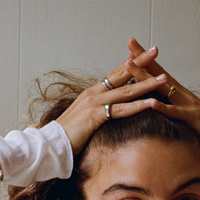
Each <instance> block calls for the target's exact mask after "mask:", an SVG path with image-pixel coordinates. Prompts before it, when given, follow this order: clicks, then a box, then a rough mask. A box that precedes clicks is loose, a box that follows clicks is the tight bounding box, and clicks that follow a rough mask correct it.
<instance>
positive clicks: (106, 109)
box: [104, 102, 112, 120]
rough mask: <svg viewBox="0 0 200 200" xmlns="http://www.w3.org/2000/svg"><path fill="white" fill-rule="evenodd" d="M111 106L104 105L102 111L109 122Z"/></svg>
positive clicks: (109, 104)
mask: <svg viewBox="0 0 200 200" xmlns="http://www.w3.org/2000/svg"><path fill="white" fill-rule="evenodd" d="M111 105H112V104H111V103H110V102H108V103H106V104H105V106H104V109H105V113H106V117H107V118H108V119H109V120H110V119H111V116H110V106H111Z"/></svg>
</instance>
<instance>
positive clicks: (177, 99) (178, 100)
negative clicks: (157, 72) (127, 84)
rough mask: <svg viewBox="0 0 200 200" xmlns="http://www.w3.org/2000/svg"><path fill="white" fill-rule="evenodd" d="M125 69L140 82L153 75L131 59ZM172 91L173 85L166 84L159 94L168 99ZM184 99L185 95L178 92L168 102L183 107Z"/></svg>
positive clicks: (159, 90) (159, 89)
mask: <svg viewBox="0 0 200 200" xmlns="http://www.w3.org/2000/svg"><path fill="white" fill-rule="evenodd" d="M125 68H126V69H127V71H128V72H129V73H130V74H132V76H134V77H135V78H136V79H138V80H139V81H144V80H146V79H148V78H150V77H152V75H151V74H149V73H148V72H147V71H146V69H144V68H142V69H141V68H140V67H138V66H136V65H135V63H133V62H132V60H131V59H128V60H126V61H125ZM167 82H168V81H167ZM170 89H171V85H169V84H165V85H164V86H162V87H160V88H158V89H157V92H159V93H160V94H161V95H163V96H164V97H167V95H168V93H169V91H170ZM183 99H186V98H185V94H184V93H181V92H180V91H179V90H177V91H176V93H175V94H173V95H172V96H171V97H169V98H168V100H169V101H170V102H171V103H173V104H175V105H183V104H184V101H183Z"/></svg>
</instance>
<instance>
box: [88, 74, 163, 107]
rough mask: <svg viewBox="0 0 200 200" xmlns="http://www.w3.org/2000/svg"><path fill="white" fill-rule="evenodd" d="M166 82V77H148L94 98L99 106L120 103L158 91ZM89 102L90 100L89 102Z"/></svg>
mask: <svg viewBox="0 0 200 200" xmlns="http://www.w3.org/2000/svg"><path fill="white" fill-rule="evenodd" d="M166 82H167V76H166V75H165V74H162V75H160V76H158V77H150V78H148V79H147V80H145V81H142V82H138V83H135V84H130V85H125V86H122V87H120V88H117V89H114V90H111V91H109V92H105V93H102V94H99V95H97V96H96V97H95V99H98V101H99V103H100V104H103V105H105V104H106V103H107V102H111V103H121V102H127V101H130V100H132V99H135V98H138V97H140V96H142V95H144V94H146V93H148V92H151V91H153V90H156V89H158V88H159V87H161V86H162V85H164V84H165V83H166ZM89 101H91V100H89Z"/></svg>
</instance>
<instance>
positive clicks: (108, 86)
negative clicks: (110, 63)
mask: <svg viewBox="0 0 200 200" xmlns="http://www.w3.org/2000/svg"><path fill="white" fill-rule="evenodd" d="M101 83H102V85H103V86H104V87H105V88H106V89H107V90H112V89H113V88H114V86H113V85H112V83H111V82H110V81H109V80H108V79H107V78H106V77H104V78H103V79H102V80H101Z"/></svg>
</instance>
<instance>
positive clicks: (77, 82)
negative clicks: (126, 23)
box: [9, 72, 200, 200]
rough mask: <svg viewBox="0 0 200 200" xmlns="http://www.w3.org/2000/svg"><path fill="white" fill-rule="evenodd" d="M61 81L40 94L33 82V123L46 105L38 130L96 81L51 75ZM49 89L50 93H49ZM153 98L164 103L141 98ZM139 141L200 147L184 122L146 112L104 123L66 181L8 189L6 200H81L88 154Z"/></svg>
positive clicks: (87, 165)
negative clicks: (36, 93) (38, 109)
mask: <svg viewBox="0 0 200 200" xmlns="http://www.w3.org/2000/svg"><path fill="white" fill-rule="evenodd" d="M52 73H53V74H56V75H58V76H59V78H60V79H61V81H58V82H54V83H52V84H50V85H49V86H48V87H46V88H45V89H44V90H42V88H41V85H40V81H39V80H36V82H37V85H38V89H39V92H40V97H39V98H36V99H35V100H34V101H33V102H32V103H31V105H30V109H29V111H30V116H31V120H32V122H34V117H35V115H34V114H33V111H36V109H35V105H37V104H38V103H39V102H40V103H43V104H46V103H47V106H46V107H45V109H44V111H43V115H42V116H41V119H40V122H39V125H38V128H40V127H43V126H44V125H46V124H48V123H49V122H51V121H52V120H55V119H57V118H58V117H59V116H60V115H61V114H62V113H63V112H64V111H65V110H66V109H67V108H68V107H69V106H70V105H71V104H72V103H73V101H74V100H75V99H76V98H77V96H78V95H79V94H80V93H81V92H82V91H83V90H84V89H86V88H87V87H89V86H90V85H92V84H94V83H95V82H96V79H94V78H90V79H84V80H83V79H80V78H77V77H74V76H72V75H69V74H66V73H64V72H52ZM52 88H53V91H51V92H50V90H51V89H52ZM147 96H148V97H153V98H156V99H158V100H161V101H163V102H165V103H168V102H167V101H166V99H164V98H163V97H162V96H160V95H158V94H157V93H156V92H152V93H150V94H147V95H146V96H143V97H141V98H147ZM143 137H148V138H152V137H156V138H159V139H161V140H167V141H170V142H178V143H182V144H190V143H197V144H198V145H199V144H200V138H199V135H198V134H197V133H196V132H195V131H194V130H193V129H192V128H191V127H189V126H188V125H187V124H186V123H185V122H182V121H179V120H172V119H168V118H166V117H164V116H162V115H161V114H159V113H157V112H156V111H154V110H152V109H149V110H145V111H143V112H141V113H138V114H136V115H133V116H130V117H127V118H122V119H116V120H110V121H107V122H106V123H105V124H103V125H102V126H101V127H100V128H99V129H98V130H96V131H95V133H94V134H93V136H92V137H91V138H90V140H89V141H88V143H87V144H86V145H85V147H84V149H83V150H82V152H81V153H80V154H79V155H78V156H76V157H75V159H74V169H73V172H72V176H71V177H70V178H69V179H66V180H62V179H52V180H49V181H45V182H36V183H34V184H32V185H31V186H29V187H26V188H22V187H16V186H9V195H10V200H25V199H26V200H27V199H28V200H64V199H65V200H66V199H68V200H78V199H79V200H80V199H81V200H84V199H85V195H84V190H83V184H84V183H85V182H86V181H87V180H88V179H89V178H90V177H91V171H92V170H93V169H92V166H91V165H90V164H88V163H87V159H86V158H87V155H88V153H89V152H90V151H91V150H92V149H95V148H101V149H103V148H105V147H106V148H110V149H113V150H115V149H117V148H119V147H122V146H124V145H126V143H127V142H129V141H133V140H137V139H139V138H143Z"/></svg>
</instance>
